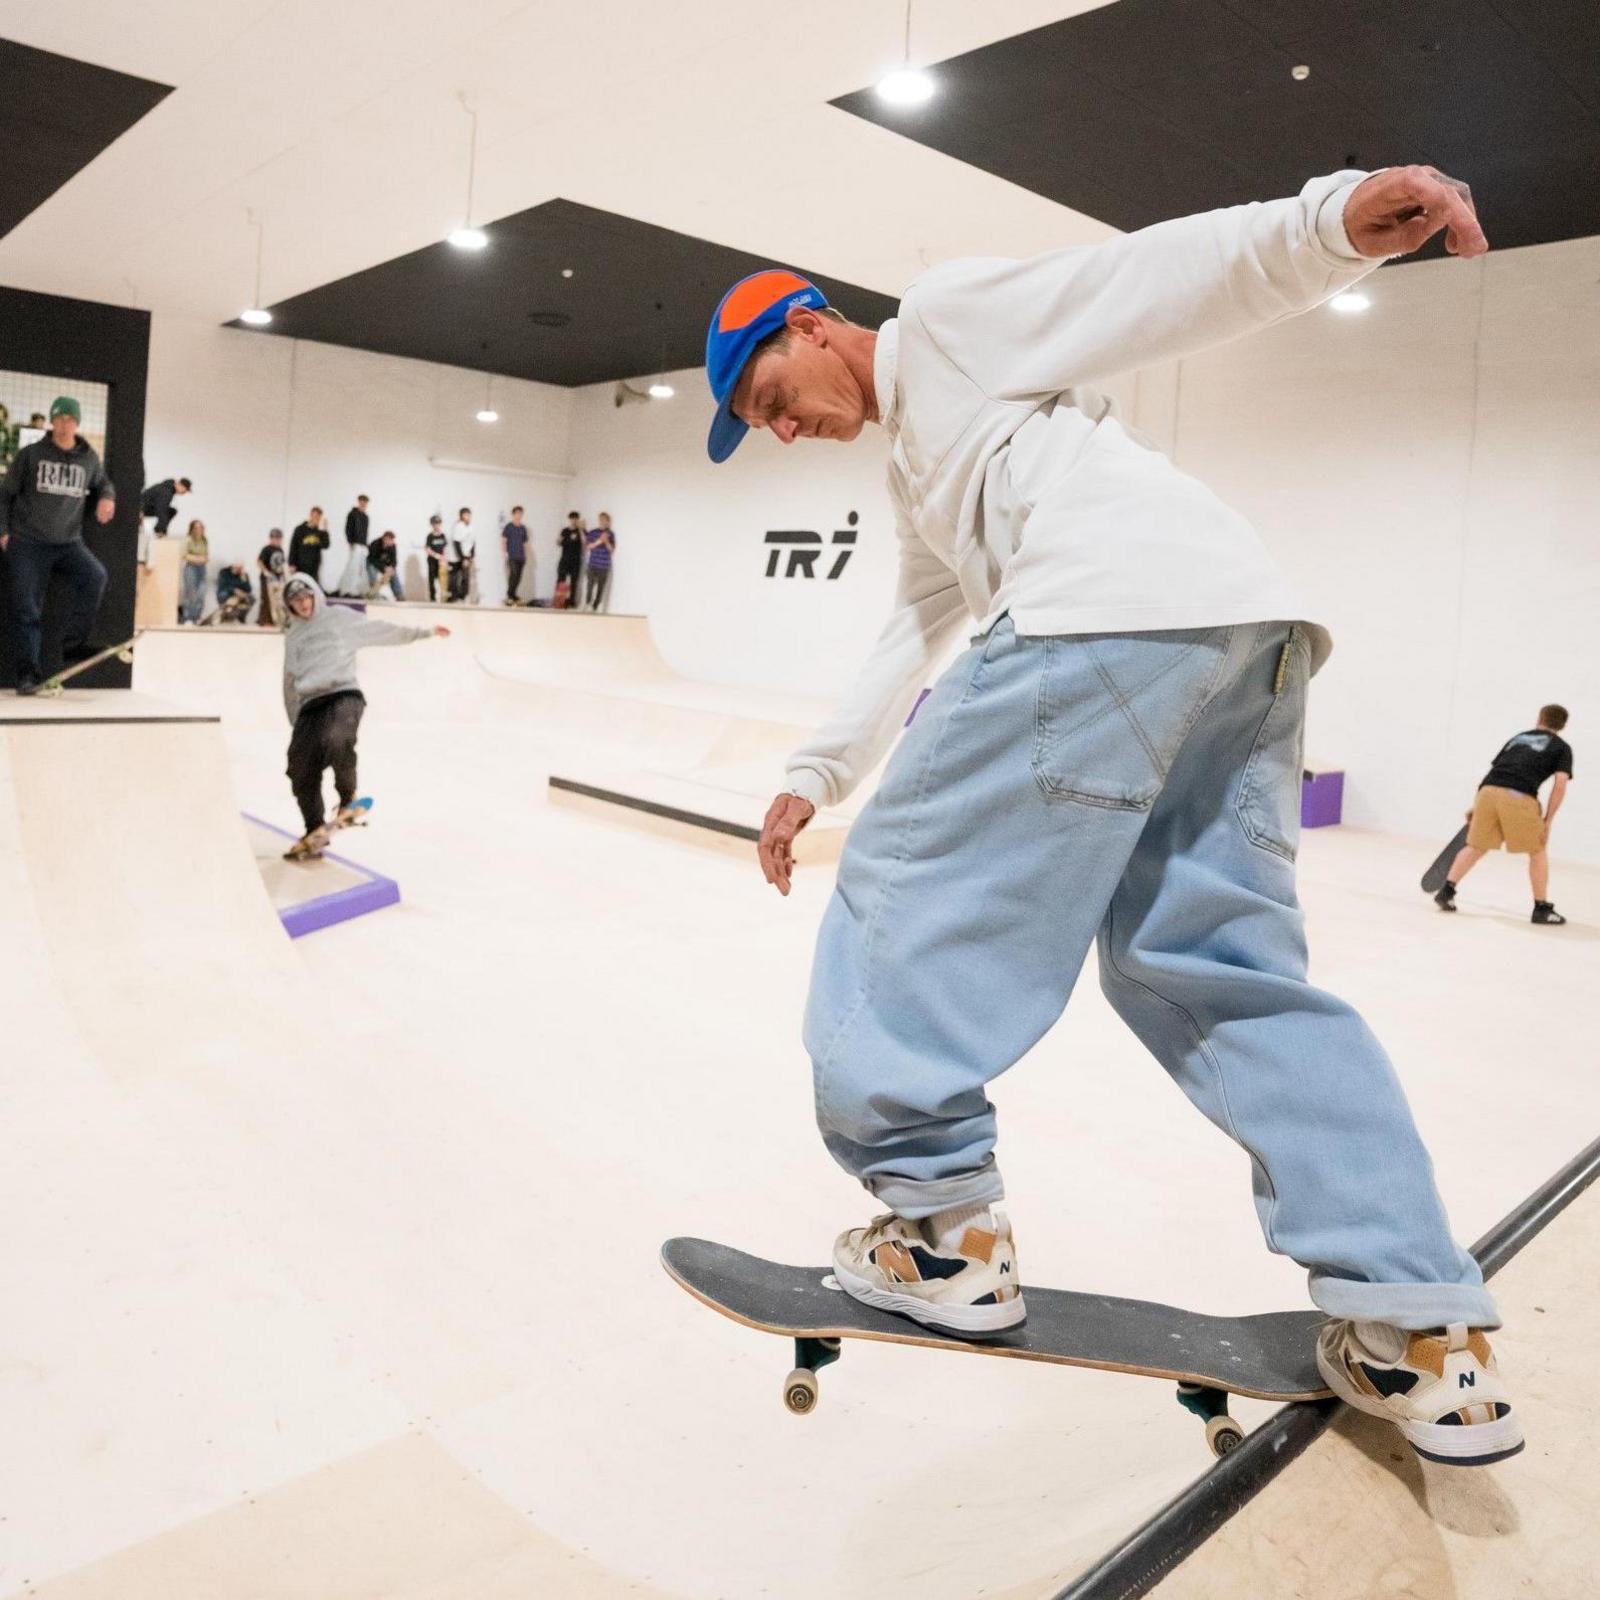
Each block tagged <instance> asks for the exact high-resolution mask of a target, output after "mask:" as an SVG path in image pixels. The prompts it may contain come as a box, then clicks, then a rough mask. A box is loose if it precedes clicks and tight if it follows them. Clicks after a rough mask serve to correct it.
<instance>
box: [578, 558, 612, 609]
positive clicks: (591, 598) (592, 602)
mask: <svg viewBox="0 0 1600 1600" xmlns="http://www.w3.org/2000/svg"><path fill="white" fill-rule="evenodd" d="M610 577H611V568H610V567H590V568H589V593H588V595H587V597H586V598H585V601H584V603H585V604H586V605H587V606H589V607H590V609H591V610H594V611H598V610H599V609H600V605H601V602H602V601H603V600H604V599H605V597H606V582H607V580H608V579H609V578H610Z"/></svg>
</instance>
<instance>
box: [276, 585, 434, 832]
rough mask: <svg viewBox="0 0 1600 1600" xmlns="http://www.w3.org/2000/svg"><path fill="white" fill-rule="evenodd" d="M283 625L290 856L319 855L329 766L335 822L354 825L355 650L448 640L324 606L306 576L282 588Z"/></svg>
mask: <svg viewBox="0 0 1600 1600" xmlns="http://www.w3.org/2000/svg"><path fill="white" fill-rule="evenodd" d="M283 603H284V607H285V610H286V612H287V621H286V627H285V632H284V636H283V704H284V709H285V710H286V711H287V712H288V713H289V721H290V722H291V723H292V724H293V725H294V732H293V733H292V734H291V735H290V738H289V761H288V776H289V783H290V785H291V786H292V787H293V789H294V798H295V802H296V804H297V805H298V806H299V807H300V817H301V820H302V821H303V822H304V824H305V833H304V834H303V835H302V836H301V838H300V839H299V840H298V841H297V842H296V843H295V845H294V846H293V848H292V849H291V850H290V851H289V852H288V854H289V857H290V859H292V860H303V859H305V858H307V857H310V856H318V855H321V854H322V852H323V851H324V850H325V849H326V848H327V845H328V829H327V827H326V825H325V824H326V820H327V811H326V809H325V807H324V803H323V797H322V774H323V772H324V771H325V770H326V769H327V768H329V767H332V768H333V781H334V784H335V785H336V787H337V788H338V792H339V813H338V817H337V819H336V821H337V823H338V825H340V826H343V825H344V824H346V823H348V822H352V821H356V820H359V819H358V815H357V812H356V808H355V801H356V734H357V731H358V730H359V729H360V727H361V714H362V712H363V711H365V710H366V708H367V700H366V696H365V695H363V694H362V692H361V685H360V684H359V683H358V682H357V681H356V652H357V651H358V650H364V649H366V648H367V647H368V646H370V645H388V644H412V643H414V642H415V641H416V640H419V639H448V638H449V637H450V630H449V629H448V628H408V627H406V626H404V625H403V624H401V623H398V622H381V621H379V619H378V618H376V617H368V616H364V615H362V614H361V613H360V612H358V611H352V610H351V609H350V608H349V607H348V606H330V605H329V604H328V602H327V600H326V599H325V598H324V597H323V593H322V590H321V589H320V588H319V587H318V585H317V582H316V580H315V579H314V578H308V577H307V576H306V575H305V574H304V573H297V574H295V576H293V577H292V578H290V579H289V581H288V582H287V583H285V584H284V586H283Z"/></svg>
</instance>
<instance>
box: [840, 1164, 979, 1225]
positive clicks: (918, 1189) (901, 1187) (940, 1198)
mask: <svg viewBox="0 0 1600 1600" xmlns="http://www.w3.org/2000/svg"><path fill="white" fill-rule="evenodd" d="M861 1181H862V1182H863V1183H864V1184H865V1185H866V1186H867V1188H868V1189H869V1190H870V1191H871V1192H872V1194H873V1195H874V1196H876V1198H877V1199H879V1200H881V1201H882V1202H883V1204H884V1205H886V1206H888V1208H889V1209H890V1210H891V1211H892V1212H894V1214H895V1215H896V1216H899V1217H906V1218H908V1219H909V1220H910V1221H912V1222H920V1221H921V1220H922V1219H923V1218H924V1217H931V1216H932V1215H933V1214H934V1212H936V1211H948V1210H949V1209H950V1208H951V1207H952V1206H986V1205H990V1204H992V1203H993V1202H994V1201H996V1200H1003V1199H1004V1198H1005V1193H1006V1186H1005V1184H1004V1183H1002V1182H1001V1181H1000V1169H999V1167H997V1166H996V1165H995V1163H994V1161H993V1160H992V1159H991V1160H989V1161H987V1162H986V1163H985V1164H984V1165H983V1166H981V1167H979V1168H978V1170H977V1171H976V1172H961V1173H957V1174H956V1175H955V1176H954V1177H950V1178H929V1179H918V1178H905V1177H901V1176H900V1174H899V1173H896V1172H875V1173H873V1174H872V1175H871V1176H870V1177H866V1178H863V1179H862V1180H861Z"/></svg>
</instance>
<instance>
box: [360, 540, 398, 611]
mask: <svg viewBox="0 0 1600 1600" xmlns="http://www.w3.org/2000/svg"><path fill="white" fill-rule="evenodd" d="M384 589H387V590H388V591H389V593H390V594H391V595H393V596H394V598H395V599H396V600H404V599H405V594H404V592H403V591H402V590H401V588H400V543H399V541H398V540H397V539H396V538H395V536H394V531H393V530H392V529H390V530H387V531H386V532H385V533H384V535H383V537H382V538H380V539H379V540H378V542H377V543H376V544H374V545H373V546H372V547H371V549H370V550H368V552H367V587H366V590H365V591H364V592H365V593H367V594H369V595H373V596H374V597H376V596H378V595H379V594H380V593H381V592H382V591H383V590H384Z"/></svg>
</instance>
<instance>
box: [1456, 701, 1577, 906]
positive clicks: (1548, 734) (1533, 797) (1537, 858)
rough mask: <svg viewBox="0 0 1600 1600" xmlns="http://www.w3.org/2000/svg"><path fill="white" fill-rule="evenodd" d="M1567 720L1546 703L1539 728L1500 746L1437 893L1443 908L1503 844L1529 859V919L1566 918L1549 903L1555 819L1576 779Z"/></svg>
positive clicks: (1562, 711)
mask: <svg viewBox="0 0 1600 1600" xmlns="http://www.w3.org/2000/svg"><path fill="white" fill-rule="evenodd" d="M1566 725H1567V712H1566V707H1565V706H1556V705H1550V706H1545V707H1543V708H1542V709H1541V710H1540V712H1539V721H1538V723H1537V724H1536V725H1535V726H1534V727H1532V728H1529V729H1528V730H1527V732H1525V733H1519V734H1516V735H1514V736H1513V737H1512V738H1510V739H1507V740H1506V742H1505V743H1504V744H1503V745H1501V746H1500V753H1499V754H1498V755H1497V756H1496V757H1495V758H1494V760H1493V762H1491V763H1490V766H1489V772H1488V776H1487V777H1485V778H1484V780H1483V782H1482V783H1480V784H1479V785H1478V793H1477V797H1476V798H1475V799H1474V800H1473V803H1472V810H1471V811H1470V812H1469V813H1468V814H1467V842H1466V843H1465V844H1464V845H1463V846H1462V847H1461V850H1460V852H1459V853H1458V854H1457V856H1456V858H1455V860H1454V862H1452V863H1451V866H1450V872H1449V875H1448V876H1447V877H1446V878H1445V881H1444V884H1443V886H1442V887H1441V888H1440V890H1439V892H1438V893H1437V894H1436V895H1435V896H1434V897H1433V898H1434V901H1435V903H1436V904H1437V905H1438V907H1439V909H1440V910H1441V911H1454V910H1455V908H1456V885H1457V884H1459V883H1460V882H1461V880H1462V879H1463V878H1464V877H1466V875H1467V874H1468V873H1469V872H1471V871H1472V869H1473V868H1474V867H1475V866H1477V864H1478V863H1479V862H1480V861H1482V860H1483V858H1484V857H1485V856H1486V855H1488V853H1489V852H1490V851H1491V850H1498V849H1499V848H1500V846H1501V845H1502V844H1503V845H1504V846H1505V847H1506V849H1507V850H1509V851H1510V852H1511V854H1512V855H1514V856H1526V857H1527V858H1528V882H1529V883H1530V884H1531V886H1532V888H1533V916H1532V918H1531V919H1530V920H1531V921H1533V922H1539V923H1544V924H1547V925H1551V926H1555V927H1561V926H1563V925H1564V924H1565V923H1566V920H1567V919H1566V918H1565V917H1564V916H1562V915H1561V913H1560V912H1559V911H1557V910H1556V908H1555V907H1554V906H1553V905H1552V904H1551V903H1550V824H1551V823H1553V822H1554V821H1555V820H1556V812H1558V811H1559V810H1560V809H1561V802H1562V801H1563V800H1565V799H1566V797H1567V785H1568V784H1569V783H1570V782H1571V781H1572V746H1571V745H1570V744H1568V743H1567V741H1566V740H1565V739H1563V738H1562V737H1561V730H1562V729H1563V728H1564V727H1566ZM1547 778H1554V779H1555V782H1554V783H1552V784H1551V786H1550V803H1549V804H1548V805H1547V806H1546V807H1545V808H1544V810H1543V811H1542V812H1541V811H1540V809H1539V790H1540V788H1541V787H1542V786H1543V784H1544V782H1545V780H1546V779H1547Z"/></svg>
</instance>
